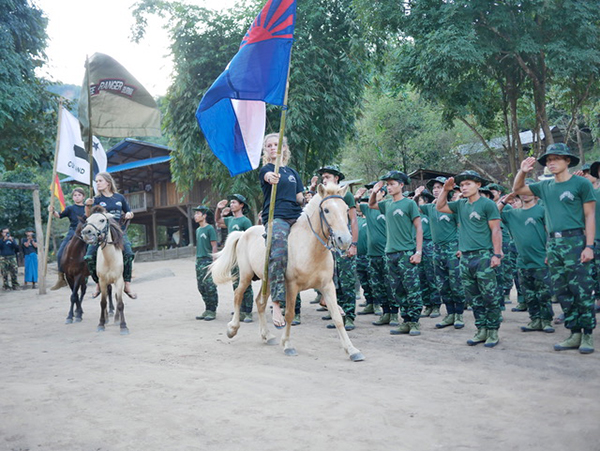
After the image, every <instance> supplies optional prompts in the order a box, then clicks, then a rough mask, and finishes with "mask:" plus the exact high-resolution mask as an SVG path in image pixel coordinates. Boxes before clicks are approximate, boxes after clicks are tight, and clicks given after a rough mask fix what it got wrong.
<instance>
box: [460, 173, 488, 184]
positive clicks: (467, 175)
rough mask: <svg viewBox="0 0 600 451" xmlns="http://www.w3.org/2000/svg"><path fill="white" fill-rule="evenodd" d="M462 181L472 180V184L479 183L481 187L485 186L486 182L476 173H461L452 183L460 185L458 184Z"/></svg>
mask: <svg viewBox="0 0 600 451" xmlns="http://www.w3.org/2000/svg"><path fill="white" fill-rule="evenodd" d="M464 180H473V181H474V182H479V183H481V186H484V185H487V184H488V181H487V180H486V179H484V178H483V177H482V176H480V175H479V173H478V172H476V171H471V170H468V171H463V172H461V173H460V174H458V175H457V176H455V177H454V181H455V182H456V183H458V184H459V185H460V182H462V181H464Z"/></svg>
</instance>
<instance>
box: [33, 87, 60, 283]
mask: <svg viewBox="0 0 600 451" xmlns="http://www.w3.org/2000/svg"><path fill="white" fill-rule="evenodd" d="M62 109H63V103H62V98H61V99H60V101H59V102H58V126H57V127H58V131H57V133H56V148H55V150H54V165H53V166H52V183H50V209H49V211H48V226H47V227H46V237H45V238H46V239H45V240H44V247H43V256H44V258H43V262H44V269H43V270H42V271H41V273H40V274H41V275H42V277H43V278H44V280H45V277H46V274H47V271H48V254H49V252H48V249H50V231H51V230H52V229H51V228H52V218H53V216H54V213H53V212H54V183H55V180H56V173H57V171H56V165H57V164H58V149H59V148H60V126H61V123H62ZM38 242H39V240H38ZM40 294H45V293H42V292H41V284H40Z"/></svg>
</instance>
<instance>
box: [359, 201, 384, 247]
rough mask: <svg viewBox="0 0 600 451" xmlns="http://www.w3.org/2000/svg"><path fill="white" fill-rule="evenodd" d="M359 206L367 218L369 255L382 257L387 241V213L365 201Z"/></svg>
mask: <svg viewBox="0 0 600 451" xmlns="http://www.w3.org/2000/svg"><path fill="white" fill-rule="evenodd" d="M359 207H360V211H362V212H363V215H365V219H366V220H367V240H368V241H367V248H368V249H367V255H368V256H369V257H382V256H383V254H385V243H386V241H387V231H386V229H387V227H386V223H385V222H386V221H385V215H384V214H383V213H382V212H381V211H379V210H374V209H372V208H369V205H368V204H365V203H362V204H359Z"/></svg>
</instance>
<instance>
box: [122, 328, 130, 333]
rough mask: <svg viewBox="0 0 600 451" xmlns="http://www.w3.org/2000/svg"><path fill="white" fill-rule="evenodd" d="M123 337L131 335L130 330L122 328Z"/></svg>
mask: <svg viewBox="0 0 600 451" xmlns="http://www.w3.org/2000/svg"><path fill="white" fill-rule="evenodd" d="M121 335H129V329H127V328H126V327H124V328H122V329H121Z"/></svg>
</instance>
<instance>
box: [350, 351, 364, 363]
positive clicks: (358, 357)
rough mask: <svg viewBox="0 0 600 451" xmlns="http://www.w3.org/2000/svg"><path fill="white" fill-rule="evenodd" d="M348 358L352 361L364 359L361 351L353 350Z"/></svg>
mask: <svg viewBox="0 0 600 451" xmlns="http://www.w3.org/2000/svg"><path fill="white" fill-rule="evenodd" d="M350 360H352V361H353V362H362V361H363V360H365V356H364V355H362V352H355V353H354V354H352V355H350Z"/></svg>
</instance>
